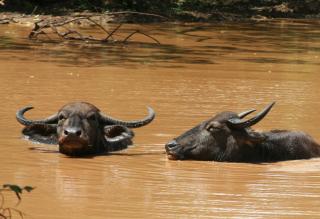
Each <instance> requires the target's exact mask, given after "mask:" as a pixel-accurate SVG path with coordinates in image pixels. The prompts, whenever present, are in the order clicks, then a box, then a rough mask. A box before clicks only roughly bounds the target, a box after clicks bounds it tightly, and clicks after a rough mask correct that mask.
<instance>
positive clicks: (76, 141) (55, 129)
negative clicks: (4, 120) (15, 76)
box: [17, 102, 155, 156]
mask: <svg viewBox="0 0 320 219" xmlns="http://www.w3.org/2000/svg"><path fill="white" fill-rule="evenodd" d="M31 108H32V107H25V108H23V109H21V110H19V111H18V112H17V120H18V121H19V122H20V123H21V124H23V125H25V126H26V127H25V128H24V129H23V134H24V135H26V136H27V137H28V138H29V139H30V140H33V141H37V142H41V143H48V144H58V145H59V151H60V152H61V153H63V154H67V155H70V156H81V155H88V154H96V153H105V152H109V151H117V150H121V149H124V148H126V147H127V146H128V145H130V144H131V143H132V141H131V139H132V138H133V136H134V134H133V132H132V131H131V130H130V129H129V128H136V127H140V126H144V125H146V124H148V123H150V122H151V121H152V120H153V118H154V116H155V114H154V112H153V110H152V109H151V108H149V115H148V116H147V117H146V118H145V119H143V120H138V121H131V122H130V121H129V122H125V121H121V120H116V119H113V118H111V117H109V116H105V115H104V114H102V113H101V112H100V110H99V109H98V108H97V107H95V106H94V105H92V104H90V103H85V102H75V103H69V104H66V105H65V106H63V107H62V108H61V109H60V110H59V111H58V112H57V113H56V114H54V115H52V116H50V117H48V118H46V119H44V120H28V119H25V118H24V116H23V114H24V113H25V112H26V111H27V110H29V109H31Z"/></svg>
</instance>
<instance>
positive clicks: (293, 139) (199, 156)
mask: <svg viewBox="0 0 320 219" xmlns="http://www.w3.org/2000/svg"><path fill="white" fill-rule="evenodd" d="M274 104H275V103H271V104H270V105H268V106H267V107H266V108H265V109H264V110H262V111H261V112H260V113H259V114H257V115H256V116H255V117H253V118H251V119H249V120H246V121H243V120H242V119H243V118H244V117H245V116H247V115H248V114H250V113H252V112H254V111H255V110H249V111H246V112H243V113H240V114H237V113H234V112H222V113H219V114H217V115H216V116H214V117H213V118H211V119H209V120H207V121H205V122H202V123H201V124H199V125H198V126H196V127H194V128H192V129H191V130H189V131H187V132H185V133H184V134H182V135H181V136H179V137H177V138H175V139H174V140H172V141H170V142H169V143H167V144H166V146H165V149H166V152H167V154H168V158H169V159H174V160H184V159H193V160H214V161H226V162H252V163H259V162H276V161H282V160H296V159H308V158H312V157H319V156H320V145H319V144H318V143H316V142H315V140H313V139H312V137H310V136H309V135H307V134H305V133H303V132H300V131H287V130H272V131H268V132H256V131H254V130H253V129H251V128H250V127H251V126H253V125H254V124H256V123H258V122H259V121H261V120H262V119H263V118H264V117H265V116H266V115H267V113H268V112H269V111H270V110H271V108H272V106H273V105H274Z"/></svg>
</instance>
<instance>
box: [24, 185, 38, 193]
mask: <svg viewBox="0 0 320 219" xmlns="http://www.w3.org/2000/svg"><path fill="white" fill-rule="evenodd" d="M23 189H24V190H26V191H27V192H31V191H32V190H34V189H35V188H34V187H31V186H25V187H24V188H23Z"/></svg>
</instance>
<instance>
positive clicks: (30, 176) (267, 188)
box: [0, 21, 320, 219]
mask: <svg viewBox="0 0 320 219" xmlns="http://www.w3.org/2000/svg"><path fill="white" fill-rule="evenodd" d="M319 25H320V23H319V21H273V22H267V23H256V24H250V23H242V24H214V25H208V24H197V25H173V24H161V25H149V26H148V25H146V26H144V27H141V26H137V25H131V26H130V25H127V26H124V29H123V30H122V31H123V32H121V33H119V36H117V37H119V38H121V37H125V35H126V34H127V33H129V32H130V31H132V30H135V29H137V28H139V29H141V30H143V31H145V32H147V33H148V34H150V35H152V36H154V37H156V38H157V39H158V40H159V41H160V42H161V43H162V44H161V45H156V44H155V43H154V42H152V40H150V39H148V38H146V37H145V36H142V35H140V36H139V35H136V36H135V37H134V38H132V40H134V41H135V43H131V44H127V45H121V44H120V45H119V44H117V45H100V44H85V43H67V42H64V43H50V42H33V41H29V40H27V39H26V35H27V34H28V31H29V30H30V28H29V27H20V26H14V25H9V26H6V25H3V26H0V66H1V68H0V75H1V77H0V82H1V88H0V99H1V102H2V107H1V109H0V120H1V122H0V147H1V153H0V165H1V170H0V172H1V175H0V179H1V182H0V184H3V183H14V184H19V185H32V186H35V187H36V190H34V191H33V192H32V193H30V194H23V200H22V203H21V205H20V206H19V209H20V210H22V211H23V212H25V213H26V214H27V218H68V219H73V218H302V217H303V218H308V217H309V218H316V217H318V216H319V215H320V208H319V205H320V201H319V200H320V190H319V187H320V159H312V160H301V161H290V162H279V163H273V164H261V165H256V164H237V163H217V162H197V161H170V160H168V159H167V157H166V155H165V153H164V146H163V145H164V144H165V143H166V142H167V141H168V140H170V139H171V138H173V137H174V136H176V135H178V134H180V133H181V132H183V131H185V130H186V129H189V128H191V127H192V126H194V125H196V124H197V123H199V122H201V121H202V120H204V119H207V118H209V117H210V116H212V115H213V114H215V113H217V112H219V111H222V110H234V111H242V110H246V109H249V108H253V107H254V108H257V109H261V108H262V107H264V106H265V105H266V104H268V103H269V102H271V101H274V100H275V101H277V105H276V106H275V107H274V109H273V110H272V112H271V113H270V114H269V115H268V116H267V118H266V119H264V120H263V122H261V123H259V124H258V125H256V127H255V128H256V129H263V130H267V129H271V128H279V129H282V128H288V129H300V130H304V131H306V132H308V133H310V134H311V135H312V136H314V137H315V138H316V139H317V140H318V141H320V131H319V127H318V124H319V121H320V116H319V108H320V99H319V93H320V77H319V73H320V28H319ZM75 100H83V101H87V102H91V103H93V104H95V105H96V106H98V107H99V108H101V109H102V110H103V111H104V112H105V113H108V114H110V115H112V116H113V117H118V118H121V119H128V120H129V119H136V118H140V117H143V116H145V114H146V113H147V110H146V106H148V105H149V106H152V107H153V108H154V109H155V110H156V112H157V117H156V119H155V121H154V122H153V123H152V124H150V125H148V126H146V127H143V128H140V129H137V130H136V137H135V139H134V146H132V147H130V148H129V149H127V150H124V151H122V152H118V153H114V154H112V155H109V156H97V157H94V158H77V159H73V158H68V157H66V156H64V155H61V154H59V153H57V148H56V146H48V145H43V144H33V143H30V142H28V141H26V140H23V139H22V138H21V134H20V130H21V128H22V127H21V126H20V125H19V124H18V123H17V122H16V120H15V112H16V110H17V109H18V108H20V107H23V106H25V105H33V106H34V107H35V109H34V110H32V111H30V112H29V113H28V114H27V116H28V117H29V118H42V117H45V116H48V115H50V114H52V113H54V112H55V111H56V110H57V109H58V108H59V107H60V106H62V105H63V104H65V103H67V102H69V101H75ZM11 198H12V197H11ZM9 199H10V198H9Z"/></svg>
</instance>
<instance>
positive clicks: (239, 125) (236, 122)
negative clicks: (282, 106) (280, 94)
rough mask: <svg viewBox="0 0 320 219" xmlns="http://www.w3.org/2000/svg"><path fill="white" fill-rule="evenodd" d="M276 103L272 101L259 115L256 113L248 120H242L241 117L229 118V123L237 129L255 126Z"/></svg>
mask: <svg viewBox="0 0 320 219" xmlns="http://www.w3.org/2000/svg"><path fill="white" fill-rule="evenodd" d="M275 103H276V102H272V103H271V104H269V105H268V106H267V107H266V108H264V109H263V110H262V111H261V112H260V113H259V114H258V115H256V116H255V117H253V118H251V119H249V120H247V121H243V122H242V121H240V120H239V119H229V120H228V121H227V124H228V125H229V126H231V127H233V128H236V129H243V128H247V127H250V126H253V125H254V124H257V123H258V122H259V121H261V120H262V119H263V118H264V117H265V116H266V115H267V114H268V112H269V111H270V110H271V108H272V107H273V105H274V104H275Z"/></svg>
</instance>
